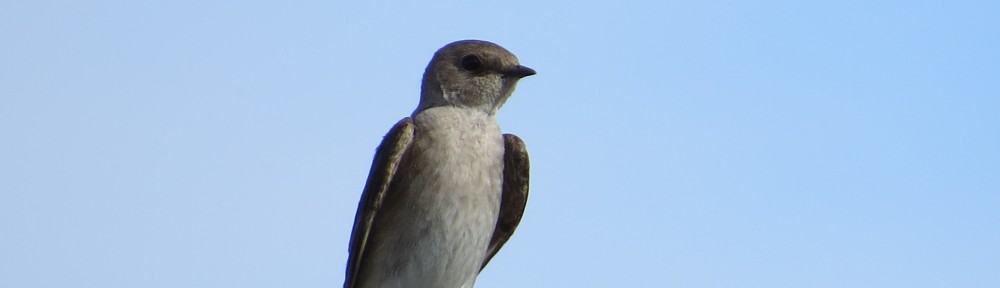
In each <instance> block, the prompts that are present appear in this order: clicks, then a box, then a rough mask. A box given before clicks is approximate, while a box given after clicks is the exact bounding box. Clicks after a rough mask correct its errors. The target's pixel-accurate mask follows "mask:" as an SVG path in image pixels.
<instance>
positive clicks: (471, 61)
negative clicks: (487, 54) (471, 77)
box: [462, 55, 483, 71]
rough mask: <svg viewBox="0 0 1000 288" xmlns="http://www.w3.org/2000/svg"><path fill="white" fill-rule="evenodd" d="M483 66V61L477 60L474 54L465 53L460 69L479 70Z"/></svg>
mask: <svg viewBox="0 0 1000 288" xmlns="http://www.w3.org/2000/svg"><path fill="white" fill-rule="evenodd" d="M481 68H483V61H482V60H479V57H477V56H476V55H467V56H465V57H462V69H465V70H466V71H479V69H481Z"/></svg>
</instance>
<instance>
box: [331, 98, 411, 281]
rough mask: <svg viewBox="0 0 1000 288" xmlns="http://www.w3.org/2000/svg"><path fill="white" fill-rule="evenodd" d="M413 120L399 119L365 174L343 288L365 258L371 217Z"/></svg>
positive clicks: (407, 145) (405, 147)
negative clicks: (365, 180) (366, 180)
mask: <svg viewBox="0 0 1000 288" xmlns="http://www.w3.org/2000/svg"><path fill="white" fill-rule="evenodd" d="M413 127H414V126H413V120H411V119H410V118H409V117H406V118H403V119H402V120H399V122H397V123H396V125H393V126H392V129H391V130H389V133H387V134H386V135H385V138H383V139H382V144H379V146H378V149H377V150H376V152H375V158H374V159H373V160H372V168H371V171H369V172H368V182H367V183H365V189H364V192H362V193H361V201H360V202H359V203H358V212H357V214H356V215H355V216H354V229H353V231H352V232H351V244H350V248H349V249H350V251H349V253H350V254H349V255H348V258H347V276H346V279H345V280H344V287H345V288H354V286H355V282H356V281H357V277H358V272H359V267H360V265H361V262H362V260H363V259H364V255H365V246H366V244H367V242H368V234H369V232H371V231H372V223H373V222H374V221H373V220H374V219H375V214H376V213H378V210H379V208H380V207H381V206H382V201H383V199H385V194H386V191H388V190H389V185H390V184H391V183H392V180H393V176H395V175H396V170H397V169H398V168H399V163H400V160H401V159H403V156H404V155H405V154H406V152H407V151H409V149H410V145H411V144H412V143H413V130H414V128H413Z"/></svg>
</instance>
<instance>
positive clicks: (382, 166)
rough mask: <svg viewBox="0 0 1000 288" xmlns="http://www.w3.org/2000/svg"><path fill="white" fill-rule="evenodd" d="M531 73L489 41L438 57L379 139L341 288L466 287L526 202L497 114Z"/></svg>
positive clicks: (516, 159)
mask: <svg viewBox="0 0 1000 288" xmlns="http://www.w3.org/2000/svg"><path fill="white" fill-rule="evenodd" d="M534 74H535V70H533V69H531V68H528V67H526V66H522V65H521V64H520V62H519V61H518V59H517V57H516V56H514V54H512V53H511V52H510V51H508V50H507V49H505V48H503V47H501V46H500V45H497V44H495V43H492V42H489V41H482V40H462V41H456V42H452V43H450V44H447V45H445V46H444V47H442V48H440V49H439V50H437V52H435V53H434V56H433V57H432V58H431V61H430V63H429V64H428V65H427V68H426V69H425V70H424V74H423V81H422V83H421V87H420V90H421V91H420V102H419V103H418V105H417V108H416V109H415V110H414V111H413V113H412V114H411V115H410V116H409V117H405V118H403V119H402V120H400V121H399V122H397V123H396V124H395V125H393V127H392V128H391V129H390V130H389V132H388V133H387V134H386V135H385V137H383V139H382V142H381V143H380V144H379V146H378V148H377V149H376V152H375V157H374V159H373V160H372V166H371V170H370V171H369V175H368V179H367V182H366V183H365V187H364V190H363V191H362V193H361V200H360V201H359V203H358V210H357V214H356V215H355V221H354V227H353V230H352V232H351V240H350V244H349V255H348V260H347V269H346V270H347V271H346V274H347V275H346V278H345V281H344V287H345V288H371V287H380V288H396V287H398V288H402V287H406V288H425V287H426V288H452V287H454V288H459V287H461V288H472V287H474V286H475V281H476V278H477V277H478V275H479V273H480V272H481V271H482V270H483V269H484V268H485V267H486V264H487V263H489V261H490V259H492V258H493V256H495V255H496V253H497V252H498V251H499V250H500V248H501V247H502V246H503V245H504V244H505V243H506V242H507V240H508V239H510V237H511V235H512V234H513V233H514V230H515V229H516V228H517V225H518V224H519V223H520V221H521V217H522V215H523V213H524V209H525V205H526V204H527V199H528V178H529V175H528V172H529V161H528V152H527V150H526V148H525V144H524V141H522V140H521V139H520V138H519V137H517V136H515V135H513V134H503V133H502V132H501V129H500V126H499V124H498V123H497V120H496V114H497V111H499V109H500V107H501V106H503V104H504V103H505V102H506V101H507V99H508V98H510V96H511V94H513V92H514V88H515V86H516V84H517V82H518V81H519V80H520V79H522V78H524V77H527V76H531V75H534Z"/></svg>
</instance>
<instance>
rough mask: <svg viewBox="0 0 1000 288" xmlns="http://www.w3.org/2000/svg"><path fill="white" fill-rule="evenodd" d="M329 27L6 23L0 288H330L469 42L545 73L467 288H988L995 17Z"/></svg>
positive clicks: (632, 7) (675, 5)
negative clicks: (434, 71)
mask: <svg viewBox="0 0 1000 288" xmlns="http://www.w3.org/2000/svg"><path fill="white" fill-rule="evenodd" d="M335 2H347V1H304V2H296V3H293V2H290V1H273V2H265V1H232V2H222V1H44V0H42V1H3V2H0V43H2V44H0V287H12V288H13V287H130V288H131V287H339V286H340V285H341V283H342V281H343V277H344V276H343V273H344V264H345V262H346V258H347V242H348V240H349V237H350V232H351V225H352V222H353V218H354V213H355V209H356V207H357V206H356V205H357V201H358V199H359V196H360V193H361V189H362V187H363V186H364V182H365V177H366V175H367V174H368V169H369V165H370V164H371V157H372V155H373V152H374V149H375V147H376V146H377V145H378V143H379V142H380V141H381V137H382V135H384V134H385V133H386V132H387V131H388V129H389V128H390V127H391V125H392V124H394V123H395V122H396V121H397V120H399V119H400V118H402V117H404V116H408V115H409V114H410V113H411V112H412V110H413V109H414V108H415V107H416V103H417V99H418V93H419V92H418V90H419V88H420V87H419V86H420V77H421V74H422V72H423V69H424V66H425V65H426V63H427V62H428V61H429V60H430V57H431V55H432V53H433V52H434V51H435V50H437V49H438V48H439V47H441V46H443V45H444V44H446V43H449V42H451V41H454V40H460V39H469V38H473V39H484V40H490V41H493V42H496V43H498V44H500V45H503V46H505V47H506V48H507V49H509V50H510V51H512V52H514V53H515V54H516V55H518V57H519V58H520V59H521V63H522V64H524V65H526V66H529V67H532V68H534V69H536V70H537V71H538V75H535V76H531V77H528V78H525V79H524V80H522V81H521V83H520V85H519V87H518V90H517V92H516V93H515V94H514V97H513V98H512V99H511V100H510V101H508V102H507V105H506V106H505V107H504V108H503V109H502V110H501V111H500V114H499V120H500V123H501V125H502V127H503V128H504V130H505V131H506V132H509V133H515V134H517V135H519V136H520V137H521V138H523V139H524V140H525V141H526V143H527V144H528V148H529V151H530V153H531V161H532V171H531V173H532V174H531V177H532V178H531V181H532V182H531V193H532V194H531V198H530V200H529V203H528V209H527V212H526V213H525V215H524V220H523V222H522V223H521V226H520V229H518V230H517V233H516V234H515V235H514V237H513V239H512V240H511V241H510V242H509V243H508V244H507V245H506V246H505V247H504V249H503V250H502V251H501V252H500V254H499V255H498V256H497V257H496V258H495V259H494V260H493V262H492V263H490V265H489V267H488V268H487V269H486V270H485V272H484V273H483V274H482V275H481V276H480V278H479V281H478V283H477V284H478V286H477V287H687V288H691V287H768V288H771V287H1000V273H998V271H1000V84H998V83H1000V52H998V51H1000V32H998V31H1000V17H998V15H1000V2H997V1H687V2H676V1H649V2H644V3H643V2H633V3H629V4H625V3H616V4H612V3H603V4H598V3H586V2H581V1H544V3H543V1H523V2H522V1H491V2H485V3H468V2H466V1H451V2H444V3H435V4H430V3H425V2H427V1H414V2H419V3H367V4H360V3H358V4H338V3H335ZM353 2H363V1H353ZM369 2H375V1H369ZM806 2H808V3H806Z"/></svg>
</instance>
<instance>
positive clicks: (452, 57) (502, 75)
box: [414, 40, 535, 115]
mask: <svg viewBox="0 0 1000 288" xmlns="http://www.w3.org/2000/svg"><path fill="white" fill-rule="evenodd" d="M534 74H535V70H532V69H531V68H528V67H524V66H521V64H520V63H518V61H517V57H516V56H514V54H512V53H510V51H507V49H504V48H503V47H500V45H497V44H494V43H491V42H487V41H480V40H463V41H457V42H453V43H451V44H448V45H445V46H444V47H442V48H441V49H439V50H438V51H437V53H434V58H432V59H431V63H430V64H428V65H427V69H426V70H425V71H424V80H423V84H422V85H421V93H420V94H421V95H420V105H419V106H418V107H417V110H416V112H420V111H423V110H426V109H428V108H432V107H438V106H456V107H469V108H474V109H481V110H482V111H484V112H486V113H487V114H490V115H494V114H496V112H497V110H499V109H500V106H503V103H504V102H506V101H507V98H509V97H510V95H511V93H513V92H514V86H516V84H517V81H518V80H520V79H521V78H523V77H526V76H530V75H534ZM414 114H416V113H414Z"/></svg>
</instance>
